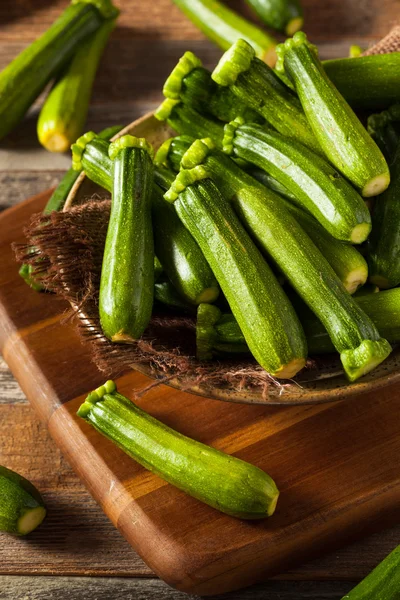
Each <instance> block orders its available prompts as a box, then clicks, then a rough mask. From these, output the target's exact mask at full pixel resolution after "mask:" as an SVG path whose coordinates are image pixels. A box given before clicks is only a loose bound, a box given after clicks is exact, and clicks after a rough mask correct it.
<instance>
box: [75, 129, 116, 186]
mask: <svg viewBox="0 0 400 600" xmlns="http://www.w3.org/2000/svg"><path fill="white" fill-rule="evenodd" d="M78 142H79V140H78ZM109 146H110V143H109V142H108V141H107V140H103V139H101V138H99V137H95V138H94V139H92V140H91V141H90V142H89V143H88V144H86V145H85V149H84V152H83V154H82V157H81V163H80V165H79V167H80V169H82V170H83V171H85V173H86V175H87V177H89V179H90V180H91V181H93V182H94V183H97V185H99V186H100V187H102V188H104V189H105V190H107V191H108V192H111V191H112V187H113V175H112V174H113V162H112V160H111V158H110V157H109V156H108V148H109ZM73 147H74V146H72V148H73ZM75 168H76V166H75Z"/></svg>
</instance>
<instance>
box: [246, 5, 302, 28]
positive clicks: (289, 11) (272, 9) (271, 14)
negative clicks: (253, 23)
mask: <svg viewBox="0 0 400 600" xmlns="http://www.w3.org/2000/svg"><path fill="white" fill-rule="evenodd" d="M246 2H247V4H249V5H250V6H251V7H252V8H253V9H254V10H255V12H256V13H257V15H258V16H259V17H260V19H261V20H262V21H264V23H265V24H266V25H268V26H269V27H272V29H277V30H278V31H281V32H282V33H286V35H293V34H294V33H296V31H298V30H299V29H301V28H302V27H303V23H304V18H303V10H302V8H301V4H300V2H299V1H298V0H246Z"/></svg>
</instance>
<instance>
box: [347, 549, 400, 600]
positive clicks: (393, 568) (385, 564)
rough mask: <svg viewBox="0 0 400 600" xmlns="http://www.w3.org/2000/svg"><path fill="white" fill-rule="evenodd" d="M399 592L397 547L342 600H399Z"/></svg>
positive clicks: (399, 574) (399, 572)
mask: <svg viewBox="0 0 400 600" xmlns="http://www.w3.org/2000/svg"><path fill="white" fill-rule="evenodd" d="M399 590H400V546H397V548H395V549H394V550H393V552H391V553H390V554H389V556H387V557H386V558H385V559H384V560H383V561H382V562H381V563H380V564H379V565H378V566H377V567H376V568H375V569H374V570H373V571H372V573H370V574H369V575H367V577H366V578H365V579H363V581H362V582H361V583H359V584H358V585H357V586H356V587H355V588H354V589H353V590H351V592H350V593H349V594H346V596H343V598H342V600H380V599H382V600H398V598H399Z"/></svg>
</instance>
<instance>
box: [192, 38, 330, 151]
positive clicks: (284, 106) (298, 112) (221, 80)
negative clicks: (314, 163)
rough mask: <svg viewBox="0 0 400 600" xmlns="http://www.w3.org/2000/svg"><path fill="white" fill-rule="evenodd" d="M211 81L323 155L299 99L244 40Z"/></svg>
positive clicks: (226, 55) (221, 60)
mask: <svg viewBox="0 0 400 600" xmlns="http://www.w3.org/2000/svg"><path fill="white" fill-rule="evenodd" d="M212 78H213V79H214V81H216V82H217V83H218V84H220V85H222V86H229V87H230V89H231V90H232V92H233V93H234V94H236V96H237V97H238V98H239V99H240V100H241V101H243V102H246V103H247V104H248V105H249V106H251V108H253V109H254V110H255V111H257V112H258V113H259V114H260V115H261V116H263V117H264V118H265V120H266V121H267V123H269V124H270V125H272V127H273V128H274V129H276V130H277V131H279V132H280V133H281V134H282V135H284V136H287V137H289V138H291V139H295V140H298V141H299V142H301V143H302V144H304V145H305V146H307V147H308V148H311V149H312V150H314V151H315V152H319V153H321V152H322V150H321V147H320V145H319V143H318V141H317V139H316V137H315V135H314V133H313V131H312V129H311V127H310V124H309V123H308V121H307V118H306V115H305V114H304V111H303V108H302V106H301V103H300V101H299V99H298V98H297V97H296V95H295V94H294V93H293V92H292V90H290V89H289V88H288V87H287V86H285V84H284V83H283V82H282V81H281V79H280V78H279V77H278V76H277V75H276V74H275V73H274V71H273V70H272V69H271V68H270V67H268V66H267V65H266V64H265V63H263V62H262V61H261V60H259V59H258V58H257V57H255V55H254V50H253V48H252V47H251V46H250V45H249V44H247V43H246V42H245V41H244V40H238V41H237V42H236V44H234V46H232V48H230V49H229V50H228V51H227V52H225V54H224V55H223V56H222V58H221V59H220V61H219V63H218V65H217V66H216V68H215V69H214V71H213V73H212ZM237 116H238V115H237ZM203 137H204V136H203ZM210 137H212V136H211V135H210Z"/></svg>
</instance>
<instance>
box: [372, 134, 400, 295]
mask: <svg viewBox="0 0 400 600" xmlns="http://www.w3.org/2000/svg"><path fill="white" fill-rule="evenodd" d="M391 173H392V182H391V184H390V186H389V188H388V189H387V190H386V191H385V192H384V193H383V194H382V196H380V197H379V198H377V199H376V201H375V206H374V211H373V214H372V223H373V228H372V233H371V236H370V239H369V240H368V265H369V281H370V282H371V283H374V284H375V285H377V286H378V287H379V288H383V289H387V288H392V287H396V286H397V285H399V284H400V202H399V200H400V145H399V146H398V149H397V152H396V154H395V156H394V159H393V162H392V163H391Z"/></svg>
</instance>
